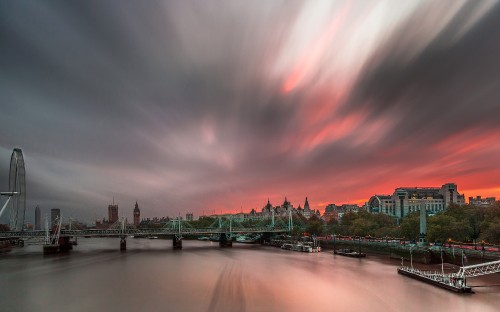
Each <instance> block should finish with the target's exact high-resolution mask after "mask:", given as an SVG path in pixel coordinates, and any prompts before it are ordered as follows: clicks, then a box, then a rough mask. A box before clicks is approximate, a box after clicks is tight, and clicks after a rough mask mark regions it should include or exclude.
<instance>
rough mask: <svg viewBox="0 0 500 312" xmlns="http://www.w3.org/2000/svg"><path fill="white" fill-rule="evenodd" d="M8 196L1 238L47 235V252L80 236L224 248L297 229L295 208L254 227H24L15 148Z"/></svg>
mask: <svg viewBox="0 0 500 312" xmlns="http://www.w3.org/2000/svg"><path fill="white" fill-rule="evenodd" d="M0 195H1V196H5V197H7V200H6V202H5V203H4V205H3V206H2V208H1V209H0V217H1V216H2V214H3V213H4V212H5V211H7V207H9V206H10V209H9V211H10V216H9V227H10V229H11V230H10V231H3V232H0V240H9V239H10V240H15V241H18V242H20V244H23V243H24V241H25V240H29V239H37V238H40V239H42V238H43V245H44V252H46V253H53V252H59V251H62V250H69V249H71V246H72V244H71V242H70V238H73V237H74V238H76V237H81V236H84V237H118V238H120V249H122V250H125V249H126V246H127V243H126V238H127V237H130V236H135V237H137V236H139V237H148V236H161V237H172V241H173V248H174V249H181V248H182V238H183V236H186V235H192V236H196V235H216V236H217V237H218V240H219V245H220V246H221V247H231V246H232V239H233V237H234V236H235V235H238V234H241V233H261V234H263V235H264V236H270V235H272V234H273V233H287V232H288V233H290V232H291V231H292V230H293V217H292V211H289V214H288V216H286V217H281V218H280V217H275V215H274V211H273V214H272V216H270V217H269V218H268V219H264V220H259V221H257V222H254V224H252V226H248V224H247V225H246V226H245V225H244V224H243V222H241V221H240V220H233V219H232V218H231V217H229V218H218V219H217V220H216V221H215V222H214V223H213V224H211V225H210V226H208V227H205V228H197V227H195V226H193V225H192V224H190V223H189V222H187V221H185V220H181V218H177V219H174V220H171V221H170V222H168V223H166V224H164V225H163V226H162V227H158V228H143V227H135V226H130V225H128V224H127V223H126V220H125V218H122V219H121V220H119V221H117V222H115V223H113V224H112V225H110V226H109V227H108V228H106V229H74V228H73V227H72V224H71V222H70V223H69V227H65V228H64V227H63V225H62V217H59V218H58V219H57V220H55V221H54V224H52V225H51V226H49V224H48V220H47V219H46V220H45V230H34V231H26V230H24V228H23V226H24V221H25V212H26V181H25V167H24V157H23V152H22V150H21V149H19V148H15V149H14V150H13V152H12V156H11V161H10V171H9V190H8V192H1V193H0Z"/></svg>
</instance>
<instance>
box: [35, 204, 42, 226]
mask: <svg viewBox="0 0 500 312" xmlns="http://www.w3.org/2000/svg"><path fill="white" fill-rule="evenodd" d="M41 229H42V212H41V211H40V207H39V206H38V205H37V206H36V208H35V230H41Z"/></svg>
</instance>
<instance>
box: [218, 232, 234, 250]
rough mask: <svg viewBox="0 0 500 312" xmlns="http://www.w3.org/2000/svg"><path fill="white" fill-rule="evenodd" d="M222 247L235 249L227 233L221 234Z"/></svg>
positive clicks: (220, 242) (220, 244) (220, 243)
mask: <svg viewBox="0 0 500 312" xmlns="http://www.w3.org/2000/svg"><path fill="white" fill-rule="evenodd" d="M219 246H220V247H233V241H232V240H231V239H230V238H228V237H227V234H226V233H221V234H220V238H219Z"/></svg>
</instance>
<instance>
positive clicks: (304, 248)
mask: <svg viewBox="0 0 500 312" xmlns="http://www.w3.org/2000/svg"><path fill="white" fill-rule="evenodd" d="M281 249H285V250H292V251H301V252H320V251H321V247H320V246H313V244H307V243H295V244H294V243H284V244H283V245H281Z"/></svg>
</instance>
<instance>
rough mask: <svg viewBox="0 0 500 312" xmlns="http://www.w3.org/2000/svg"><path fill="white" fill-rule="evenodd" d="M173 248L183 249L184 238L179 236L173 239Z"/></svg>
mask: <svg viewBox="0 0 500 312" xmlns="http://www.w3.org/2000/svg"><path fill="white" fill-rule="evenodd" d="M172 247H173V248H174V249H182V238H179V237H177V236H174V237H172Z"/></svg>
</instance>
